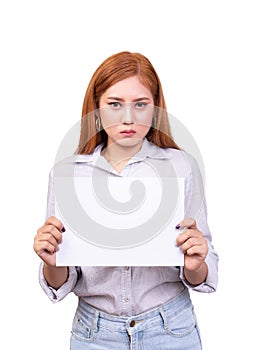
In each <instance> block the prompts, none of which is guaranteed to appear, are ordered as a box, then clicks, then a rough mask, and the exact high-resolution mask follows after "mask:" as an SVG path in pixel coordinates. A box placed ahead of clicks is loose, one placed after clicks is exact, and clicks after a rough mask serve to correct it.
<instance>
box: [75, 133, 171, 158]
mask: <svg viewBox="0 0 259 350" xmlns="http://www.w3.org/2000/svg"><path fill="white" fill-rule="evenodd" d="M102 148H103V144H100V145H98V146H96V148H95V150H94V152H93V153H91V154H78V155H76V156H75V158H74V162H75V163H92V164H94V163H95V162H96V161H97V159H98V158H99V157H100V156H101V150H102ZM146 158H151V159H168V155H167V152H166V151H165V149H163V148H160V147H158V146H156V145H154V144H153V143H152V142H150V141H148V140H147V139H146V138H145V139H144V141H143V144H142V147H141V149H140V150H139V152H138V153H136V154H135V156H134V157H133V158H132V162H136V161H144V160H145V159H146Z"/></svg>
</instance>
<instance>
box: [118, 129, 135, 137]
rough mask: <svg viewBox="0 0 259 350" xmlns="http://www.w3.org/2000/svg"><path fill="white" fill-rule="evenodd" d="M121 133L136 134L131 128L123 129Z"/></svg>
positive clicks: (125, 134)
mask: <svg viewBox="0 0 259 350" xmlns="http://www.w3.org/2000/svg"><path fill="white" fill-rule="evenodd" d="M121 134H122V135H124V136H133V135H135V134H136V131H135V130H133V129H125V130H122V131H121Z"/></svg>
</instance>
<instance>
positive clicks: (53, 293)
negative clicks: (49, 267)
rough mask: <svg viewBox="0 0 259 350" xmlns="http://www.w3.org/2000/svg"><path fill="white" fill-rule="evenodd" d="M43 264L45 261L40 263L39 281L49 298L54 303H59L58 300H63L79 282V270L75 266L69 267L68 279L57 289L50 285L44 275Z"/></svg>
mask: <svg viewBox="0 0 259 350" xmlns="http://www.w3.org/2000/svg"><path fill="white" fill-rule="evenodd" d="M43 265H44V263H41V264H40V269H39V282H40V286H41V288H42V289H43V291H44V292H45V293H46V294H47V296H48V297H49V299H50V300H51V301H52V302H53V303H57V302H58V301H60V300H62V299H64V298H65V296H67V295H68V294H69V293H70V292H72V291H73V289H74V287H75V285H76V282H77V276H78V275H77V270H76V268H75V267H74V266H69V267H68V269H69V270H68V279H67V281H66V282H65V283H64V284H63V285H62V286H61V287H60V288H58V289H57V290H56V289H55V288H52V287H50V286H49V285H48V283H47V281H46V280H45V278H44V275H43Z"/></svg>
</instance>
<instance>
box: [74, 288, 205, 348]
mask: <svg viewBox="0 0 259 350" xmlns="http://www.w3.org/2000/svg"><path fill="white" fill-rule="evenodd" d="M85 349H91V350H106V349H110V350H201V349H202V346H201V340H200V334H199V329H198V325H197V321H196V317H195V314H194V310H193V305H192V302H191V299H190V296H189V292H188V290H187V289H185V290H184V291H183V292H182V293H181V294H180V295H179V296H177V297H176V298H174V299H172V300H170V301H169V302H167V303H165V304H164V305H161V306H160V307H157V308H155V309H153V310H150V311H147V312H144V313H142V314H139V315H136V316H131V317H120V316H113V315H109V314H107V313H105V312H102V311H99V310H97V309H95V308H93V307H92V306H90V305H88V304H86V303H85V302H84V301H83V300H82V299H79V304H78V308H77V311H76V314H75V317H74V321H73V326H72V334H71V342H70V350H85Z"/></svg>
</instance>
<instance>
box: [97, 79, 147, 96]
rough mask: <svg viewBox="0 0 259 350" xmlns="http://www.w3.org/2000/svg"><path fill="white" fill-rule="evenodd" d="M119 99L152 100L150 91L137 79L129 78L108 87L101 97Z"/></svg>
mask: <svg viewBox="0 0 259 350" xmlns="http://www.w3.org/2000/svg"><path fill="white" fill-rule="evenodd" d="M109 96H111V97H121V98H124V99H128V100H131V99H136V98H139V97H148V98H152V94H151V91H150V90H149V89H148V88H147V87H146V86H145V85H143V84H142V83H141V82H140V80H139V79H138V77H136V76H134V77H130V78H126V79H124V80H121V81H119V82H118V83H116V84H114V85H112V86H111V87H109V88H108V89H107V90H106V91H105V92H104V94H103V97H105V98H107V97H109Z"/></svg>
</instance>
